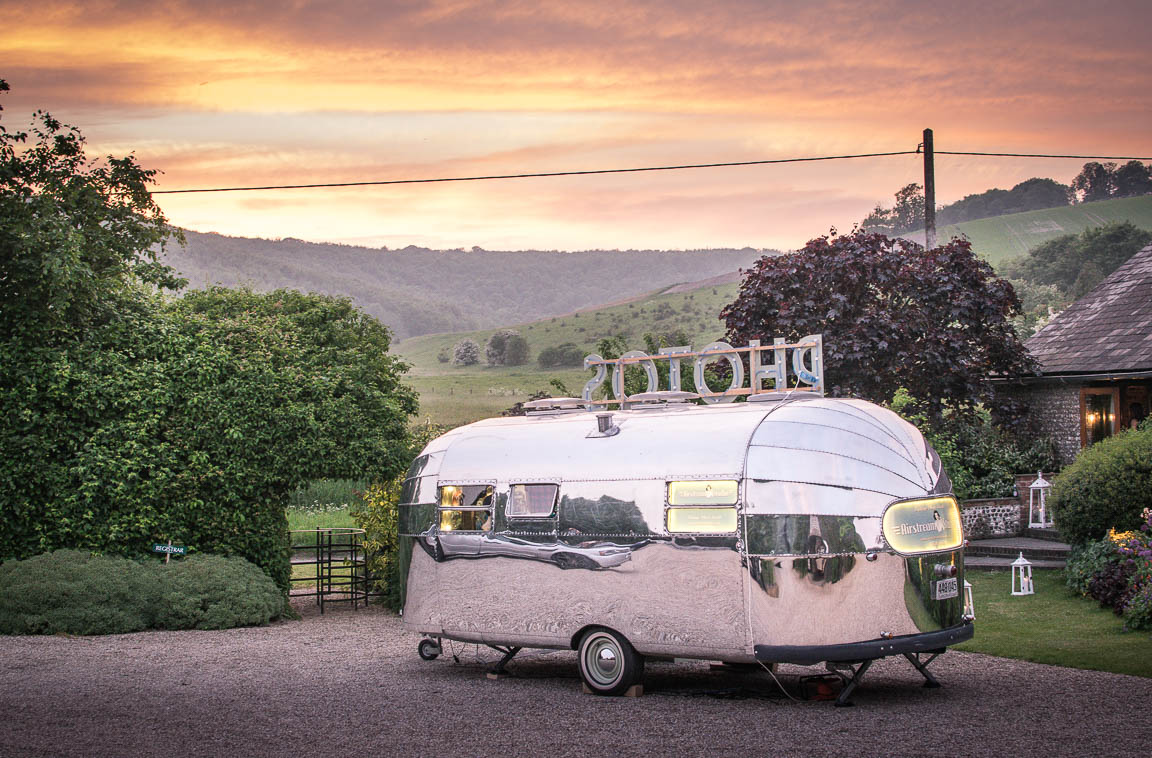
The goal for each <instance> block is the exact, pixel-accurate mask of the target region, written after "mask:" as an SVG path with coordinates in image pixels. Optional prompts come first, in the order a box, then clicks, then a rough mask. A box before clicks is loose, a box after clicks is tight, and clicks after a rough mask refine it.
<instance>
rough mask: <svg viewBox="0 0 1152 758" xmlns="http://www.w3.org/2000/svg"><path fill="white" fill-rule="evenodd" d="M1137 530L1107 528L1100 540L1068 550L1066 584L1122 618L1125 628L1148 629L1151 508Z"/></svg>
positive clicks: (1150, 625) (1150, 620)
mask: <svg viewBox="0 0 1152 758" xmlns="http://www.w3.org/2000/svg"><path fill="white" fill-rule="evenodd" d="M1141 517H1142V519H1143V521H1144V523H1143V524H1142V525H1141V526H1140V530H1139V531H1131V532H1116V531H1115V530H1109V531H1108V535H1107V536H1106V537H1104V539H1102V540H1097V541H1095V542H1090V543H1088V544H1086V545H1079V546H1077V547H1075V548H1073V550H1072V556H1071V558H1070V559H1069V560H1068V565H1067V567H1066V568H1065V574H1066V576H1067V579H1068V586H1069V587H1071V588H1072V589H1074V590H1076V591H1078V592H1081V593H1083V594H1086V595H1089V596H1091V597H1092V598H1094V599H1096V600H1099V601H1100V605H1101V606H1103V607H1105V608H1111V609H1112V610H1114V611H1115V612H1116V615H1117V616H1123V617H1124V625H1125V627H1126V628H1128V629H1152V509H1145V511H1144V512H1143V513H1142V514H1141Z"/></svg>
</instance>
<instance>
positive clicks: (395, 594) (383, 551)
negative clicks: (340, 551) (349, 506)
mask: <svg viewBox="0 0 1152 758" xmlns="http://www.w3.org/2000/svg"><path fill="white" fill-rule="evenodd" d="M403 484H404V478H403V477H397V478H396V479H393V480H391V481H389V482H385V483H383V484H373V485H372V486H371V487H369V488H368V489H367V490H365V492H364V502H363V505H362V506H360V507H358V508H356V509H355V510H353V511H352V517H353V518H354V519H355V520H356V523H357V524H359V525H360V528H361V529H363V530H364V546H365V548H366V550H367V553H368V575H369V576H370V577H371V578H372V585H373V586H372V590H373V591H374V592H379V593H381V594H382V595H383V598H384V605H386V606H387V607H389V608H391V609H392V610H394V611H395V610H399V609H400V577H399V574H398V563H397V560H396V549H397V547H398V546H399V536H398V535H399V530H400V524H399V510H398V509H397V507H396V506H397V505H398V504H399V502H400V490H401V487H402V486H403Z"/></svg>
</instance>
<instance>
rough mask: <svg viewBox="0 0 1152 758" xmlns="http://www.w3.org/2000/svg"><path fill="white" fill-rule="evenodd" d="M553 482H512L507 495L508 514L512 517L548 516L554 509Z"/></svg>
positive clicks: (556, 488)
mask: <svg viewBox="0 0 1152 758" xmlns="http://www.w3.org/2000/svg"><path fill="white" fill-rule="evenodd" d="M559 489H560V487H559V486H558V485H555V484H513V485H512V492H511V493H510V495H509V497H508V511H507V513H508V516H509V517H512V518H549V517H550V516H551V515H552V513H553V512H554V511H555V510H556V493H557V491H559Z"/></svg>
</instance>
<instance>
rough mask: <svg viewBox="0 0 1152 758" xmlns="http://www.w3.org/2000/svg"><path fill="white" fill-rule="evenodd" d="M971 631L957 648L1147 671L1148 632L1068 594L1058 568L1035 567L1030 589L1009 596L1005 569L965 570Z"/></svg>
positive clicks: (1151, 649) (1151, 666) (1151, 641)
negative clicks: (1125, 625)
mask: <svg viewBox="0 0 1152 758" xmlns="http://www.w3.org/2000/svg"><path fill="white" fill-rule="evenodd" d="M966 578H967V579H968V581H969V582H971V583H972V594H973V599H974V600H975V603H976V636H975V637H974V638H973V639H972V640H970V641H968V642H965V643H964V644H963V645H958V646H957V647H956V649H957V650H969V651H972V652H976V653H988V654H989V655H998V656H1002V657H1005V658H1019V659H1022V660H1026V661H1035V662H1037V663H1051V664H1054V665H1057V666H1068V667H1070V668H1080V669H1092V670H1096V671H1113V672H1116V673H1118V674H1133V675H1135V676H1145V677H1152V633H1149V632H1147V631H1144V632H1125V631H1124V630H1123V622H1122V620H1121V619H1120V617H1119V616H1117V615H1115V614H1114V613H1112V611H1111V610H1110V609H1107V608H1101V607H1100V606H1099V604H1098V603H1097V602H1096V601H1095V600H1092V599H1091V598H1083V597H1079V596H1077V595H1074V594H1073V593H1072V592H1071V591H1070V590H1069V589H1068V588H1067V587H1065V585H1064V575H1063V572H1060V571H1037V572H1035V580H1036V594H1035V595H1026V596H1022V597H1013V596H1012V595H1011V594H1009V593H1010V591H1011V586H1010V585H1011V575H1010V574H1009V572H1007V571H969V572H968V573H967V574H966Z"/></svg>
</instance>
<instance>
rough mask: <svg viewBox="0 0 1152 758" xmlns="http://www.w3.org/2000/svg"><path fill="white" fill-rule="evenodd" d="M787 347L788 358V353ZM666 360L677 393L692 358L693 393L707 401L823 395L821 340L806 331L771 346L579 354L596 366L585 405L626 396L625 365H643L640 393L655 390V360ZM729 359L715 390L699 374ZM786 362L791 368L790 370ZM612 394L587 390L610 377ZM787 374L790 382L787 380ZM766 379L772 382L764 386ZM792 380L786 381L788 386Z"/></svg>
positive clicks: (755, 343) (751, 344) (718, 345)
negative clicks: (601, 395) (724, 379)
mask: <svg viewBox="0 0 1152 758" xmlns="http://www.w3.org/2000/svg"><path fill="white" fill-rule="evenodd" d="M789 352H791V354H792V355H791V360H789V355H788V353H789ZM744 353H747V354H748V361H747V371H748V384H749V386H747V387H745V386H744V373H745V361H744V358H743V355H742V354H744ZM658 360H666V361H668V369H669V370H668V385H669V386H668V390H669V391H670V392H680V391H681V387H680V366H681V363H682V362H683V361H688V360H690V361H692V376H693V379H694V381H695V384H696V392H697V393H698V395H699V396H700V398H701V399H702V400H703V401H704V402H706V403H731V402H732V401H733V400H735V399H736V398H737V397H740V396H742V395H757V394H760V393H762V392H773V391H790V392H804V393H815V394H817V395H821V396H823V394H824V340H823V337H822V336H821V335H819V334H811V335H809V336H807V337H804V338H803V339H801V340H799V341H798V342H794V343H788V342H785V341H784V340H783V339H781V338H776V339H774V340H773V341H772V344H771V345H763V346H762V345H761V344H760V341H759V340H752V341H751V342H749V343H748V346H747V347H732V346H731V345H729V344H728V343H727V342H713V343H712V344H710V345H708V346H707V347H705V348H704V349H703V350H700V351H693V350H692V347H691V346H690V345H685V346H683V347H665V348H661V349H660V353H659V354H658V355H648V354H647V353H645V352H643V351H641V350H633V351H631V352H628V353H625V354H624V355H622V356H620V357H619V358H614V359H611V360H606V359H604V358H603V357H601V356H599V355H596V354H592V355H587V356H585V357H584V368H586V369H595V371H596V375H595V376H593V377H592V379H591V380H589V381H588V383H587V384H585V385H584V392H583V393H582V394H583V398H584V405H585V406H586V407H588V408H595V407H604V406H607V405H610V404H622V403H626V402H628V401H629V399H630V398H629V397H628V395H625V394H624V371H625V370H626V369H627V367H628V366H637V367H638V368H641V369H643V371H644V374H645V377H646V378H647V380H648V382H647V387H646V388H645V393H653V392H657V391H659V387H658V386H657V385H658V374H657V372H656V361H658ZM716 360H726V361H728V368H729V373H728V377H729V378H728V386H727V387H726V388H724V389H722V390H715V389H713V388H712V387H709V386H708V381H707V378H706V376H705V373H704V369H705V367H707V365H708V364H709V363H711V362H712V361H716ZM789 367H791V371H789ZM609 369H611V377H610V381H611V383H610V385H609V386H610V387H611V389H612V399H608V398H604V399H599V400H593V398H592V395H593V394H594V393H595V392H596V390H597V389H599V388H600V386H601V385H602V384H604V382H605V381H606V380H609V373H608V372H609ZM789 374H791V379H792V381H791V382H789ZM766 383H771V387H769V386H766ZM790 385H791V386H790Z"/></svg>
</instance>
